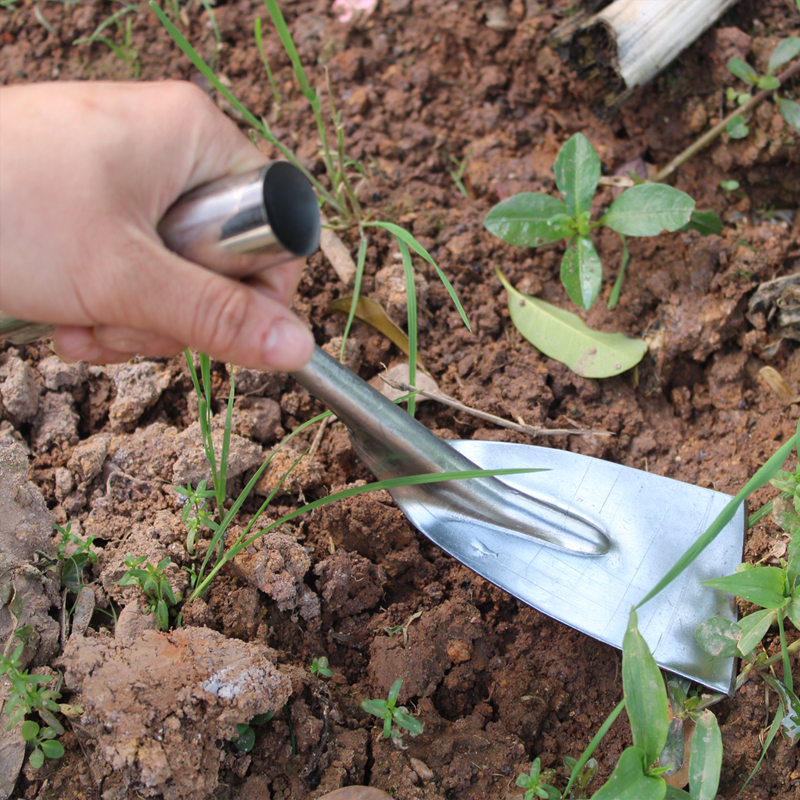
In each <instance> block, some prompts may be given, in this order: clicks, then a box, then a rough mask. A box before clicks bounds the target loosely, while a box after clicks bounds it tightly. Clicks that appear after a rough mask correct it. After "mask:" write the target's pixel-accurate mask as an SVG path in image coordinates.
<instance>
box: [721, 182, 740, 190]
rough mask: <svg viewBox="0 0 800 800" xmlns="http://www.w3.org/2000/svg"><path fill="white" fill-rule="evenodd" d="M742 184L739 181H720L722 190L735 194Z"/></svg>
mask: <svg viewBox="0 0 800 800" xmlns="http://www.w3.org/2000/svg"><path fill="white" fill-rule="evenodd" d="M740 185H741V184H740V183H739V181H733V180H731V181H720V182H719V186H720V189H724V190H725V191H726V192H735V191H736V190H737V189H738V188H739V186H740Z"/></svg>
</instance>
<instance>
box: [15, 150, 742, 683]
mask: <svg viewBox="0 0 800 800" xmlns="http://www.w3.org/2000/svg"><path fill="white" fill-rule="evenodd" d="M319 231H320V219H319V209H318V206H317V202H316V198H315V197H314V193H313V191H312V190H311V187H310V185H309V184H308V181H307V180H306V179H305V177H304V176H303V175H302V173H301V172H300V170H298V169H296V168H295V167H293V166H291V165H290V164H287V163H285V162H275V163H274V164H271V165H268V166H267V167H264V168H262V169H261V170H259V171H257V172H254V173H249V174H246V175H239V176H235V177H233V178H228V179H225V180H223V181H220V182H216V183H214V184H209V185H208V186H205V187H201V188H199V189H198V190H196V191H195V192H193V193H191V194H190V195H187V196H186V197H184V198H182V199H181V200H179V201H178V202H177V203H176V204H175V205H174V206H173V207H172V209H170V210H169V211H168V212H167V214H166V216H165V218H164V219H163V220H162V222H161V224H160V225H159V233H160V234H161V236H162V237H163V239H164V241H165V243H166V244H167V245H168V246H169V247H171V248H172V249H173V250H175V251H176V252H178V253H180V254H182V255H184V256H186V257H187V258H190V259H191V260H193V261H195V262H196V263H198V264H202V265H203V266H206V267H209V268H212V269H215V270H217V271H219V272H222V273H225V274H228V275H232V276H234V277H243V276H245V275H247V274H250V273H252V272H254V271H256V270H259V269H264V268H268V267H270V266H273V265H275V264H278V263H281V262H282V261H286V260H287V259H289V258H293V257H298V256H306V255H309V254H310V253H312V252H314V251H315V250H316V249H317V246H318V242H319ZM50 329H51V328H48V327H47V326H44V327H43V326H41V325H39V326H37V325H36V324H33V323H30V322H22V321H20V320H15V319H11V318H8V317H3V316H2V315H0V338H3V337H4V338H7V339H9V340H11V341H14V342H17V343H22V342H25V341H31V340H32V339H35V338H37V337H39V336H42V335H44V334H46V333H47V332H48V330H50ZM293 376H294V378H295V379H296V380H297V381H298V382H299V383H301V384H302V385H303V386H305V387H306V388H307V389H308V390H309V391H310V392H311V393H312V394H314V395H315V396H316V397H318V398H319V399H320V400H321V401H322V402H323V403H325V404H326V405H327V406H328V407H329V408H330V409H331V410H332V411H333V412H334V413H335V414H336V415H337V416H338V417H339V419H340V420H341V421H342V422H343V423H344V424H345V425H346V426H347V428H348V429H349V431H350V436H351V439H352V442H353V445H354V447H355V449H356V452H357V453H358V455H359V457H360V458H362V459H363V461H364V463H365V464H366V465H367V466H368V467H369V468H370V469H371V470H372V472H373V473H374V474H375V475H376V477H378V478H379V479H386V478H397V477H405V476H411V475H420V474H426V473H441V472H460V471H465V470H474V469H475V468H476V467H478V468H480V469H485V470H496V469H504V468H511V467H519V468H526V469H531V470H539V471H535V472H527V473H525V474H517V475H513V476H511V475H505V476H503V477H502V478H500V477H479V478H469V479H467V480H455V481H439V482H436V483H429V484H422V485H415V486H404V487H400V488H395V489H392V490H391V493H392V496H393V497H394V499H395V501H396V502H397V504H398V506H399V507H400V508H401V509H402V510H403V512H404V513H405V515H406V516H407V517H408V518H409V520H410V521H411V522H412V523H413V524H414V525H415V526H416V527H417V528H418V529H419V530H420V531H421V532H422V533H424V534H425V535H426V536H427V537H428V538H429V539H431V541H433V542H434V543H435V544H437V545H439V546H440V547H441V548H442V549H443V550H445V551H446V552H447V553H449V554H450V555H452V556H453V557H454V558H456V559H458V560H459V561H461V562H462V563H463V564H465V565H466V566H468V567H469V568H470V569H472V570H474V571H475V572H477V573H478V574H479V575H481V576H483V577H484V578H486V579H487V580H489V581H491V582H492V583H494V584H495V585H497V586H499V587H500V588H501V589H504V590H505V591H507V592H508V593H509V594H511V595H513V596H514V597H516V598H518V599H520V600H522V601H523V602H524V603H527V604H528V605H530V606H533V607H534V608H537V609H539V610H540V611H542V612H543V613H545V614H547V615H549V616H551V617H553V618H554V619H557V620H560V621H561V622H563V623H565V624H566V625H570V626H571V627H573V628H576V629H578V630H580V631H583V632H584V633H587V634H589V635H590V636H594V637H595V638H597V639H600V640H601V641H604V642H607V643H609V644H611V645H614V646H615V647H621V646H622V639H623V636H624V635H625V631H626V627H627V621H628V615H629V612H630V609H631V606H633V605H635V604H636V603H639V602H640V601H641V600H642V599H643V598H644V597H645V595H646V594H647V592H648V591H649V590H650V589H652V588H653V587H654V586H655V585H656V583H657V582H658V581H659V580H660V579H661V578H662V577H663V576H664V574H665V573H666V572H667V571H668V570H669V568H670V567H671V566H672V565H673V564H674V563H675V561H676V560H677V559H678V557H679V556H680V555H682V554H683V553H684V552H685V551H686V550H687V549H688V548H689V546H690V545H691V544H693V543H694V542H695V540H696V539H697V538H698V537H699V536H700V535H701V534H702V533H703V532H704V531H705V530H706V528H707V527H708V526H709V524H710V523H711V522H712V520H714V518H715V517H716V516H717V515H718V514H719V512H720V511H721V510H722V509H723V508H724V507H725V506H726V504H727V503H728V502H729V500H730V498H729V497H728V496H727V495H724V494H720V493H719V492H715V491H711V490H709V489H703V488H700V487H698V486H693V485H691V484H687V483H682V482H680V481H676V480H672V479H670V478H664V477H660V476H658V475H651V474H650V473H648V472H642V471H640V470H636V469H632V468H630V467H624V466H620V465H619V464H613V463H610V462H608V461H602V460H600V459H596V458H590V457H588V456H584V455H579V454H577V453H570V452H565V451H561V450H555V449H551V448H546V447H534V446H530V445H520V444H508V443H503V442H482V441H447V442H445V441H443V440H442V439H439V438H438V437H437V436H435V435H434V434H433V433H431V432H430V431H429V430H428V429H427V428H425V426H423V425H422V424H420V423H419V422H417V421H416V420H415V419H413V418H412V417H411V416H409V415H408V414H407V413H406V412H405V411H403V410H402V409H401V408H399V407H398V406H396V405H395V404H394V403H392V402H391V401H390V400H388V399H387V398H385V397H384V396H383V395H381V394H380V393H379V392H378V391H376V390H375V389H373V388H372V387H371V386H369V385H368V384H367V383H365V382H364V381H362V380H361V379H360V378H359V377H358V376H356V375H354V374H353V373H352V372H350V370H348V369H347V368H346V367H344V366H343V365H342V364H340V363H339V362H337V361H335V360H334V359H332V358H331V357H330V356H328V355H326V354H325V353H324V352H323V351H322V350H320V349H319V348H317V349H316V351H315V353H314V355H313V357H312V359H311V361H310V363H309V364H308V365H307V366H306V367H304V368H303V369H301V370H299V371H297V372H295V373H293ZM744 531H745V509H744V508H743V507H740V508H739V510H738V511H737V512H736V515H735V516H734V517H733V519H732V520H731V521H730V523H729V524H728V525H727V526H726V527H725V528H724V530H723V531H722V532H721V533H720V534H719V535H718V536H717V538H716V539H715V540H714V541H713V542H712V543H711V544H710V545H709V546H708V547H707V548H706V550H705V551H704V552H703V553H702V554H701V555H700V557H699V558H697V559H696V560H695V561H694V562H693V563H692V564H691V566H690V567H688V568H687V569H686V570H685V571H684V572H683V573H682V574H681V575H680V576H679V577H678V578H676V579H675V580H674V581H673V582H672V583H670V584H669V586H667V588H665V589H664V590H663V591H662V592H661V593H660V594H658V595H657V596H656V597H655V598H654V599H653V600H651V601H650V602H648V603H646V604H645V605H643V606H642V607H641V608H640V609H638V616H639V629H640V630H641V632H642V634H643V635H644V637H645V639H646V640H647V643H648V645H649V646H650V649H651V651H652V652H653V655H654V656H655V659H656V661H657V662H658V663H659V664H660V665H661V666H662V667H664V668H665V669H668V670H670V671H672V672H676V673H678V674H680V675H683V676H685V677H687V678H691V679H693V680H696V681H698V682H699V683H702V684H704V685H706V686H708V687H711V688H713V689H716V690H718V691H721V692H726V693H730V691H731V689H732V685H733V678H734V662H733V659H730V658H728V659H724V658H714V657H712V656H710V655H708V654H707V653H705V651H703V650H702V649H701V648H700V646H699V645H698V644H697V642H696V641H695V637H694V631H695V629H696V627H697V626H698V625H699V624H700V623H701V622H703V621H705V620H706V619H709V618H710V617H723V618H725V619H728V620H730V621H734V622H735V621H736V607H735V605H734V603H733V599H732V598H731V597H730V596H729V595H726V594H725V593H723V592H720V591H718V590H716V589H711V588H707V587H704V586H702V585H701V581H703V580H705V579H707V578H715V577H719V576H721V575H727V574H730V573H731V572H733V571H734V569H735V568H736V566H737V565H738V564H739V562H740V561H741V558H742V550H743V542H744Z"/></svg>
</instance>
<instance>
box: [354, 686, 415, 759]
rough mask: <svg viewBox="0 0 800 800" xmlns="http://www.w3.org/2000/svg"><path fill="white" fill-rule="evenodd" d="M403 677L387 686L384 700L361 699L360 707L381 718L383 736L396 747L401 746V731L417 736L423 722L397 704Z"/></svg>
mask: <svg viewBox="0 0 800 800" xmlns="http://www.w3.org/2000/svg"><path fill="white" fill-rule="evenodd" d="M402 685H403V679H402V678H398V679H397V680H396V681H395V682H394V683H393V684H392V685H391V687H390V688H389V695H388V696H387V698H386V700H381V699H378V700H362V701H361V708H362V709H363V710H364V711H366V712H367V713H368V714H373V715H374V716H376V717H378V719H382V720H383V738H384V739H391V740H392V741H393V742H394V743H395V745H397V746H398V747H403V734H402V731H403V730H405V731H408V732H409V733H410V734H411V735H412V736H419V735H420V734H421V733H422V730H423V727H424V726H423V724H422V723H421V722H420V721H419V720H418V719H415V718H414V717H412V716H411V714H409V713H408V709H407V708H406V707H405V706H398V705H397V698H398V697H399V696H400V688H401V687H402Z"/></svg>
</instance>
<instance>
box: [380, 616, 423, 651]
mask: <svg viewBox="0 0 800 800" xmlns="http://www.w3.org/2000/svg"><path fill="white" fill-rule="evenodd" d="M421 616H422V611H415V612H414V613H413V614H412V615H411V616H410V617H409V618H408V621H407V622H406V624H405V625H384V626H383V630H384V631H386V635H387V636H394V635H395V634H396V633H402V634H403V647H405V646H406V645H407V644H408V629H409V628H410V627H411V623H412V622H413V621H414V620H415V619H419V618H420V617H421Z"/></svg>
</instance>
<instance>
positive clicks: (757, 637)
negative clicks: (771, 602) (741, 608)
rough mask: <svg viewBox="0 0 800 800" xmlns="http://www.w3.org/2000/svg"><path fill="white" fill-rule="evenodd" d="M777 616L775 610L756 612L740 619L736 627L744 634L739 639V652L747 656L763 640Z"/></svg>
mask: <svg viewBox="0 0 800 800" xmlns="http://www.w3.org/2000/svg"><path fill="white" fill-rule="evenodd" d="M776 616H777V614H776V612H775V610H774V609H770V608H768V609H766V610H765V611H756V612H755V613H754V614H749V615H748V616H746V617H744V619H740V620H739V622H738V623H737V624H736V627H737V628H739V630H740V631H741V632H742V635H741V638H740V639H739V652H740V653H741V654H742V655H743V656H746V655H747V654H748V653H749V652H750V651H751V650H752V649H753V648H754V647H755V646H756V645H757V644H758V643H759V642H760V641H761V640H762V639H763V638H764V634H766V632H767V631H768V630H769V629H770V626H771V625H772V623H773V622H775V618H776Z"/></svg>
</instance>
